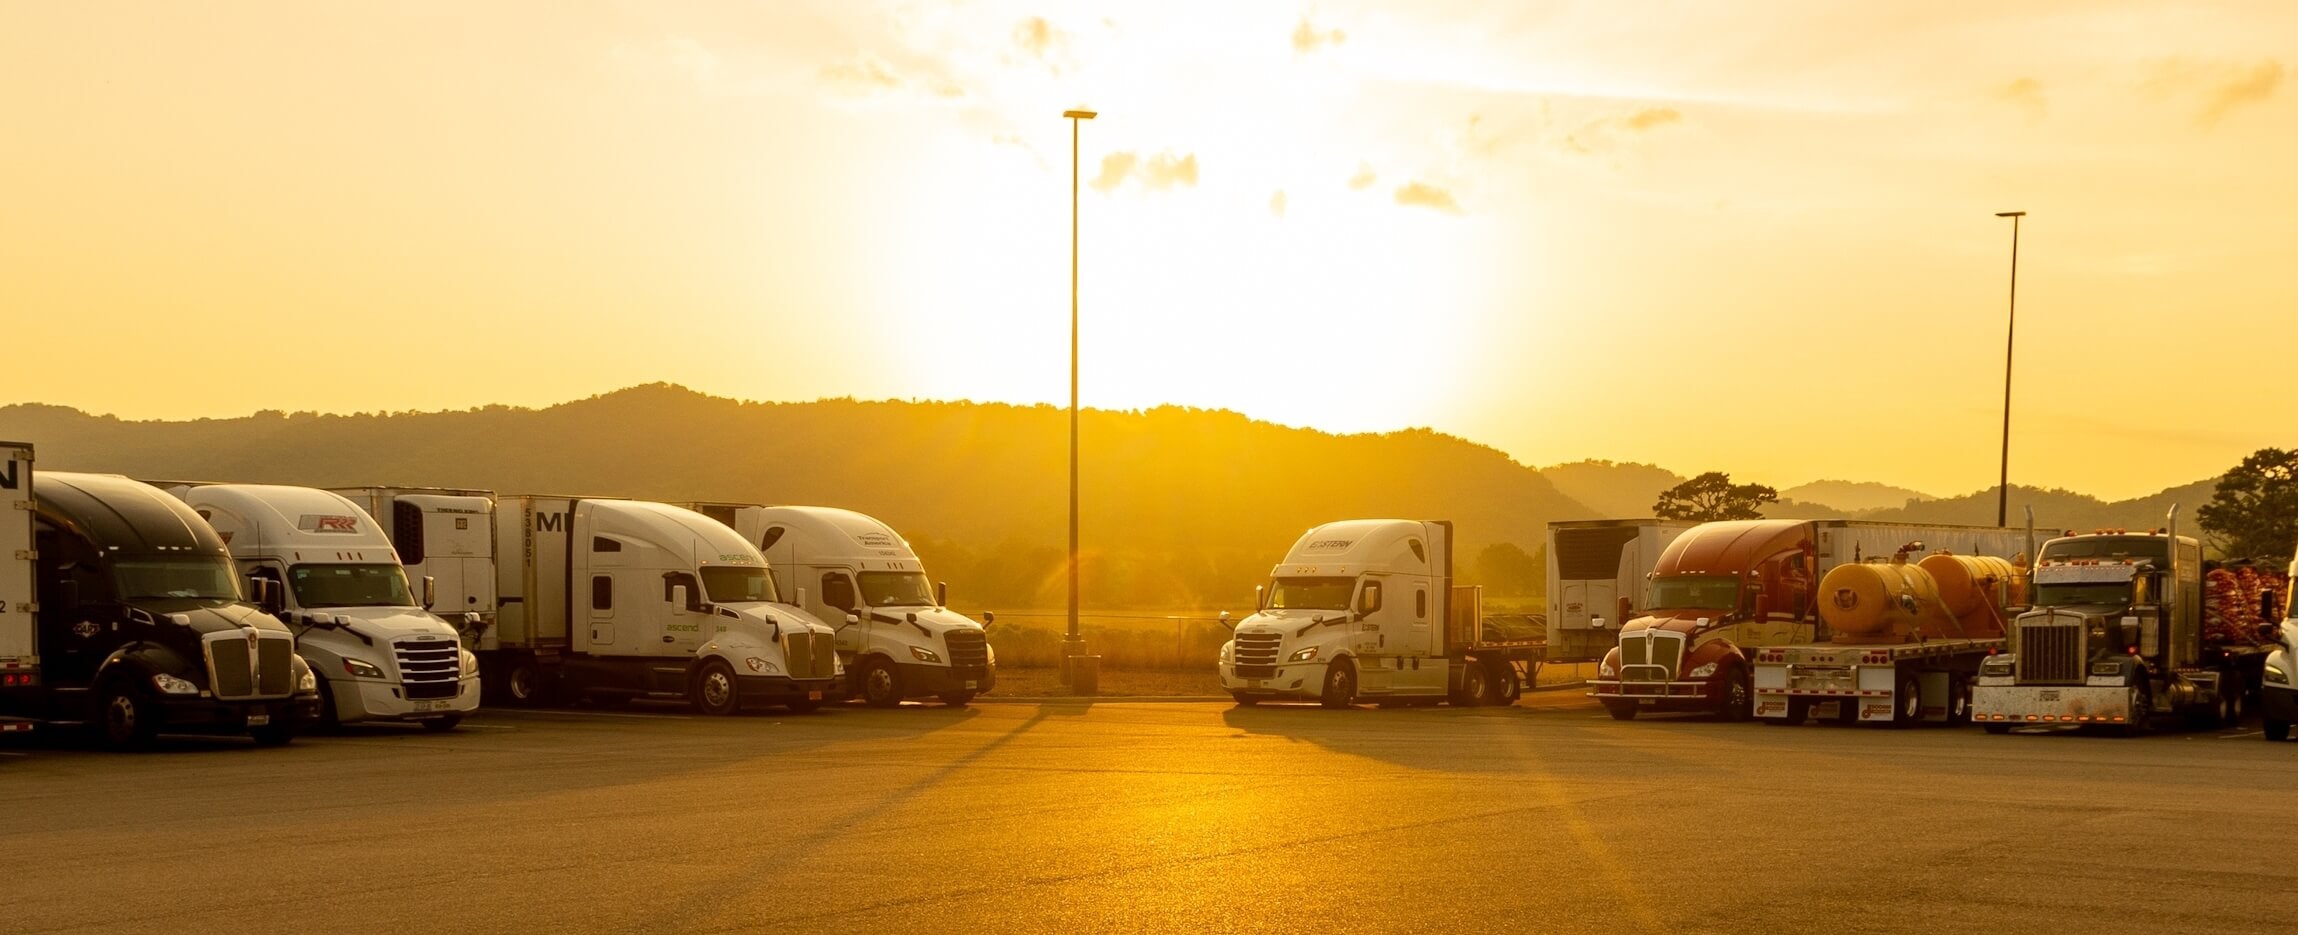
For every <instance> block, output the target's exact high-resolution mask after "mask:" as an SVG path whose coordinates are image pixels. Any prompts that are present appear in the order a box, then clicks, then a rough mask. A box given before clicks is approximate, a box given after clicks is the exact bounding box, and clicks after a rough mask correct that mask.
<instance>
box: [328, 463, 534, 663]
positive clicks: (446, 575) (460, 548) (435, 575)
mask: <svg viewBox="0 0 2298 935" xmlns="http://www.w3.org/2000/svg"><path fill="white" fill-rule="evenodd" d="M334 492H335V493H339V494H342V495H343V496H345V497H348V498H350V499H351V502H352V503H355V504H358V505H359V508H360V509H361V510H363V511H365V512H366V513H367V515H368V516H370V517H373V518H374V520H375V522H376V525H377V526H378V527H380V528H381V529H382V530H383V535H384V536H385V537H386V538H388V539H390V540H391V547H392V548H393V549H394V550H396V551H397V552H398V553H399V564H400V565H401V566H402V567H404V568H406V569H407V576H408V578H409V579H410V580H418V581H419V580H423V579H430V581H431V582H432V584H431V589H432V595H433V601H432V603H431V605H430V609H431V612H433V613H435V614H438V615H439V617H440V618H441V619H443V620H446V621H447V622H448V623H451V624H454V625H455V629H456V631H457V632H458V633H460V634H461V635H462V637H463V643H464V646H465V648H468V649H474V650H476V649H479V648H481V647H482V644H483V643H484V642H485V640H486V634H487V629H488V628H489V627H492V626H494V625H495V494H494V492H493V491H490V490H466V489H451V488H443V487H338V488H335V490H334ZM487 648H493V647H487Z"/></svg>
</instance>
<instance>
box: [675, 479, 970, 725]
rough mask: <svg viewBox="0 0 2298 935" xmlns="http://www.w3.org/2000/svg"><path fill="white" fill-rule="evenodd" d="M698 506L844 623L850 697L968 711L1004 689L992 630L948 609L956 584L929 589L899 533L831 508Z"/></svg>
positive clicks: (801, 600)
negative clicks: (916, 701)
mask: <svg viewBox="0 0 2298 935" xmlns="http://www.w3.org/2000/svg"><path fill="white" fill-rule="evenodd" d="M693 508H694V509H695V510H697V511H699V512H701V513H702V514H703V515H705V516H708V517H710V518H712V519H715V520H718V521H719V522H721V523H724V524H726V526H727V527H728V528H731V529H733V530H734V531H735V533H736V534H738V535H740V536H741V537H742V538H743V539H745V540H747V541H749V542H750V544H752V545H755V546H757V547H758V548H759V550H760V551H761V552H763V553H764V554H765V556H766V561H767V564H768V566H769V567H770V568H772V569H773V571H772V574H773V576H774V584H775V589H776V590H777V591H779V592H780V593H782V594H785V595H790V596H791V597H792V599H793V601H794V602H795V603H797V604H799V605H800V606H803V607H804V608H805V609H806V610H807V611H808V612H809V613H812V614H813V615H815V616H816V617H818V618H820V619H822V620H826V621H832V622H835V623H836V624H837V627H838V658H839V659H840V661H841V662H842V663H843V664H844V666H845V670H846V675H847V683H848V684H847V688H848V693H849V694H850V695H852V696H854V697H858V698H860V699H862V700H863V701H865V702H867V703H869V704H870V705H872V706H875V707H881V708H890V707H893V706H895V705H898V704H901V703H902V700H903V699H906V698H939V699H941V700H942V702H943V703H945V704H949V705H953V706H961V707H962V706H964V705H966V704H968V703H970V702H972V701H973V699H974V696H976V695H979V694H981V693H983V692H986V691H989V690H990V688H991V687H992V686H994V685H996V684H997V657H996V654H995V653H994V651H992V650H991V649H990V646H989V639H988V636H987V628H986V626H985V624H983V623H981V622H976V621H974V620H973V619H971V618H969V617H967V616H965V615H964V614H960V613H958V612H957V611H954V610H951V609H949V585H948V584H947V583H943V584H939V585H935V584H932V583H931V582H930V580H929V579H928V578H927V577H926V571H925V565H924V563H922V562H920V561H919V560H918V555H917V553H916V552H913V551H911V550H910V544H909V542H908V541H906V540H904V539H903V538H902V537H901V534H899V533H896V532H895V531H894V530H893V527H891V526H887V525H886V524H885V523H882V522H879V521H878V520H876V519H874V518H872V517H869V516H866V515H864V514H861V513H856V512H854V511H852V510H840V509H835V508H832V507H815V506H757V505H752V504H739V503H698V504H694V505H693ZM983 616H984V617H987V618H988V619H989V621H990V622H995V620H996V618H995V617H990V616H989V615H987V614H984V615H983Z"/></svg>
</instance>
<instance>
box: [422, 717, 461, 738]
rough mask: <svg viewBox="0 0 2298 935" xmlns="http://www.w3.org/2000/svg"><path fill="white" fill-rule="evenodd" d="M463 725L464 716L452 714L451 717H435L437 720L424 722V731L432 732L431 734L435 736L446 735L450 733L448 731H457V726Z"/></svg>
mask: <svg viewBox="0 0 2298 935" xmlns="http://www.w3.org/2000/svg"><path fill="white" fill-rule="evenodd" d="M462 723H463V716H462V715H460V714H450V715H447V716H446V717H435V718H432V719H430V720H428V721H424V722H423V729H424V730H427V731H430V732H431V733H434V734H444V733H446V732H448V731H451V730H454V729H455V727H456V726H457V725H460V724H462Z"/></svg>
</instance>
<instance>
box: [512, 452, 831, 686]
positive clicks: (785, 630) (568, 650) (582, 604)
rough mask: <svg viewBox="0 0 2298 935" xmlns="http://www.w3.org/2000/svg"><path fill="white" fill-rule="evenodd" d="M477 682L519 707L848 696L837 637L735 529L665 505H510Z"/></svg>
mask: <svg viewBox="0 0 2298 935" xmlns="http://www.w3.org/2000/svg"><path fill="white" fill-rule="evenodd" d="M495 508H496V516H497V522H496V523H495V529H496V549H495V554H496V569H497V572H498V574H497V582H496V590H497V594H498V596H499V600H500V609H499V610H498V611H497V613H496V618H495V626H494V628H493V629H492V630H491V631H490V632H489V638H488V640H487V642H486V647H487V648H485V649H482V650H481V651H480V653H479V659H480V667H481V671H482V672H483V673H484V674H485V677H486V678H487V679H489V680H500V682H501V683H502V684H503V686H504V697H505V698H507V699H508V700H510V701H512V702H514V703H521V704H524V703H539V702H542V701H544V700H546V699H549V698H552V697H568V698H589V699H592V700H597V701H619V700H627V699H631V698H639V697H654V698H684V699H687V700H689V701H691V702H692V703H693V704H694V707H695V708H696V709H697V710H699V711H701V712H702V713H704V714H712V715H723V714H733V713H736V712H738V711H741V710H744V709H747V708H754V707H758V706H761V705H782V706H786V707H788V708H790V709H791V710H793V711H812V710H814V709H815V708H818V707H820V706H821V705H822V703H823V702H824V701H828V700H833V699H836V698H838V697H839V691H840V689H839V682H840V680H841V679H842V677H843V675H844V669H843V667H842V666H841V665H840V664H839V662H838V654H837V649H836V633H835V631H833V630H832V629H831V628H830V627H828V626H825V625H823V624H822V623H821V622H820V621H818V620H815V619H814V617H813V616H812V615H811V614H808V613H807V612H806V611H804V610H803V609H800V608H798V607H796V606H794V605H792V604H789V603H785V602H784V598H783V597H782V595H781V594H780V593H779V592H778V591H777V590H776V589H775V586H774V580H773V578H772V577H770V576H769V575H768V574H767V565H766V559H765V557H764V556H762V555H760V554H759V552H758V549H757V548H756V547H755V546H752V545H751V544H749V543H748V542H745V541H743V539H742V537H741V536H738V535H736V534H735V533H734V530H732V529H729V528H727V527H726V526H724V525H723V524H720V523H719V522H717V521H716V520H712V519H710V518H709V517H706V516H703V515H702V514H700V513H696V512H694V511H692V510H687V509H682V508H679V507H675V506H671V505H669V504H664V503H650V502H646V501H641V500H618V499H606V498H594V497H552V496H506V497H502V498H499V499H498V500H497V501H496V504H495Z"/></svg>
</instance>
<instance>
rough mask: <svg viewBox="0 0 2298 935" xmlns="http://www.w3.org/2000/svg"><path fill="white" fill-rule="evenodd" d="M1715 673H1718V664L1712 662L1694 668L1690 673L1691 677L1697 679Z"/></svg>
mask: <svg viewBox="0 0 2298 935" xmlns="http://www.w3.org/2000/svg"><path fill="white" fill-rule="evenodd" d="M1714 674H1716V664H1715V663H1712V662H1711V663H1708V664H1707V665H1704V666H1701V667H1699V668H1697V669H1693V670H1692V671H1691V673H1690V677H1691V678H1695V679H1704V678H1707V677H1708V676H1711V675H1714Z"/></svg>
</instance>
